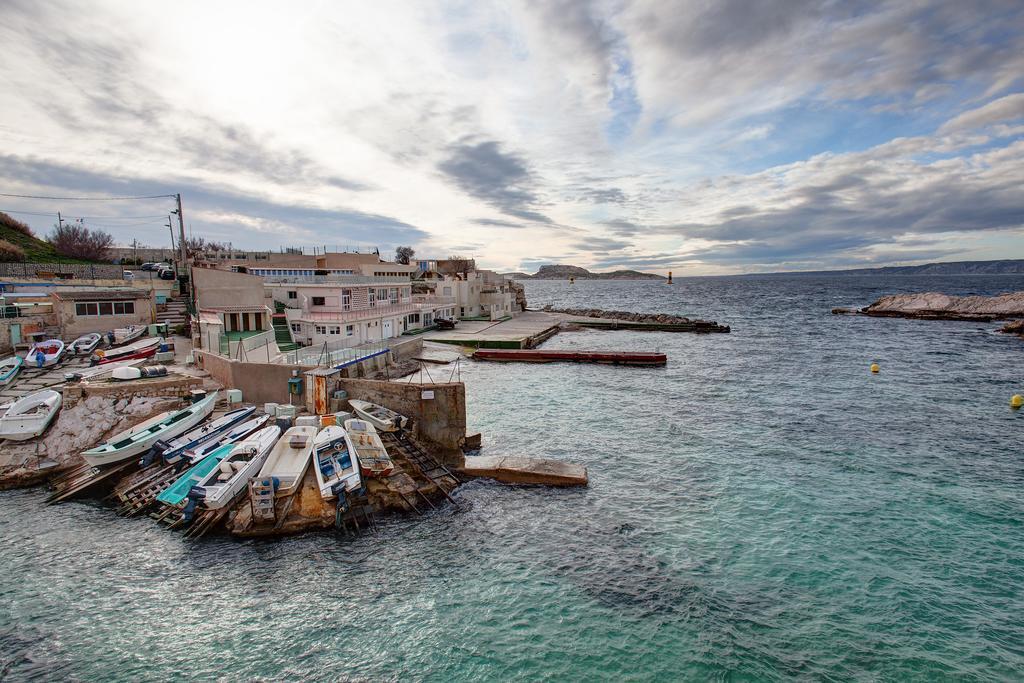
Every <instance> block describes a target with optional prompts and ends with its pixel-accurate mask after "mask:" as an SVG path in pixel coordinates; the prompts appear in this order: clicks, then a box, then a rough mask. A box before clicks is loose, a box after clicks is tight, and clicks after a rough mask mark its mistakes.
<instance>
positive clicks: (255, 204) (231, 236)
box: [0, 155, 429, 253]
mask: <svg viewBox="0 0 1024 683" xmlns="http://www.w3.org/2000/svg"><path fill="white" fill-rule="evenodd" d="M0 179H2V180H3V181H4V182H5V183H7V184H9V185H8V186H11V185H13V184H14V183H18V184H19V185H21V184H28V185H33V186H38V187H45V188H47V192H52V193H54V194H59V195H62V196H63V195H67V196H81V195H89V194H97V195H100V196H103V195H107V196H139V195H144V196H150V195H160V194H173V193H177V192H180V193H181V194H182V200H183V204H184V213H185V222H186V224H187V225H189V226H190V227H191V229H192V230H193V231H194V232H195V234H196V235H202V236H204V237H208V238H211V239H214V240H218V241H231V242H234V243H235V244H244V245H245V246H247V247H250V246H251V247H253V248H276V247H278V246H282V245H287V244H291V243H294V242H296V241H299V242H301V243H304V244H308V243H310V242H312V243H321V244H328V245H339V246H345V245H351V246H357V245H362V246H364V247H365V246H367V245H373V246H379V247H380V249H381V253H385V252H389V251H391V250H393V249H394V247H395V246H397V245H399V244H417V243H418V242H420V241H421V240H424V239H426V238H427V237H429V233H427V232H426V231H424V230H422V229H420V228H418V227H416V226H414V225H410V224H408V223H405V222H403V221H399V220H396V219H394V218H391V217H390V216H383V215H379V214H373V213H366V212H362V211H355V210H352V209H346V208H343V207H339V208H336V209H322V208H318V207H311V206H305V205H302V204H294V203H285V202H275V201H272V200H269V199H266V198H263V197H258V196H253V195H247V194H243V193H240V192H238V191H237V190H235V189H234V188H227V187H218V186H212V185H210V184H197V183H194V182H187V181H186V182H179V181H171V180H167V181H161V180H155V179H142V178H138V177H134V178H123V177H118V176H113V175H108V174H106V173H104V172H101V171H95V170H92V169H87V168H76V167H70V166H64V165H61V164H57V163H51V162H48V161H45V160H41V159H32V158H24V157H16V156H11V155H0ZM67 204H69V203H62V202H55V201H48V200H47V201H42V200H40V201H35V202H31V203H28V202H27V200H26V204H25V205H26V206H31V207H32V208H33V210H35V209H40V210H46V211H52V212H53V213H54V214H56V212H57V211H58V210H62V209H63V210H65V211H67V210H68V208H69V207H68V206H67ZM70 204H72V206H73V207H74V208H75V209H80V208H81V203H70ZM118 206H121V205H120V204H119V205H118ZM125 206H130V207H134V208H132V209H131V212H132V213H139V212H140V211H142V212H143V213H150V211H151V209H152V213H161V212H169V211H170V209H171V208H173V203H172V200H170V199H155V200H145V201H139V202H131V203H126V204H125ZM139 207H145V210H144V211H143V210H142V209H140V208H139ZM206 212H215V213H220V214H237V215H238V216H240V217H241V219H243V220H238V221H237V222H231V221H228V222H224V221H219V220H218V221H216V222H211V221H204V220H202V219H201V218H200V217H199V216H198V215H197V214H202V213H206ZM43 220H46V219H43ZM254 222H255V223H259V224H261V225H265V226H267V228H266V229H265V230H260V229H259V228H254V227H253V223H254ZM42 224H43V225H48V222H46V223H42ZM33 227H37V226H35V225H34V226H33ZM42 231H43V232H45V229H43V230H42ZM133 234H134V235H137V236H138V237H139V238H140V239H146V238H147V237H148V236H147V235H145V234H142V235H138V233H137V232H136V233H132V234H129V233H126V234H124V235H121V234H115V235H114V237H115V238H117V239H118V240H119V241H131V238H132V236H133ZM153 240H159V241H161V242H162V241H163V240H164V231H163V230H162V229H160V230H159V233H158V234H157V235H156V236H155V237H153V239H151V240H147V241H153ZM168 240H169V238H168Z"/></svg>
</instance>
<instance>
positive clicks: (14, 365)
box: [0, 356, 25, 387]
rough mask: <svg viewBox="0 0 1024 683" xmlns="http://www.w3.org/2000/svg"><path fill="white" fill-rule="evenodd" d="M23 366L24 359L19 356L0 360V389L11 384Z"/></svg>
mask: <svg viewBox="0 0 1024 683" xmlns="http://www.w3.org/2000/svg"><path fill="white" fill-rule="evenodd" d="M24 364H25V359H24V358H22V357H21V356H10V357H8V358H4V359H3V360H0V387H5V386H7V385H8V384H10V383H11V382H13V381H14V378H15V377H17V376H18V373H19V372H21V367H22V365H24Z"/></svg>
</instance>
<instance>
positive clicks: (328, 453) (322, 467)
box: [313, 425, 363, 500]
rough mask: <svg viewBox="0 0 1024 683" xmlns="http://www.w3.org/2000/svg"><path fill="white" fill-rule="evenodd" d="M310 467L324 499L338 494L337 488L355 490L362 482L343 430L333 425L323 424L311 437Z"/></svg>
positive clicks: (357, 462) (355, 459)
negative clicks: (317, 432) (311, 453)
mask: <svg viewBox="0 0 1024 683" xmlns="http://www.w3.org/2000/svg"><path fill="white" fill-rule="evenodd" d="M313 452H314V456H313V469H314V471H315V472H316V483H317V485H318V486H319V487H320V495H321V497H323V499H324V500H331V499H333V498H337V497H338V493H340V492H341V491H343V490H344V491H355V490H357V489H358V488H359V487H360V486H361V485H362V483H363V479H362V477H361V476H360V475H359V460H358V459H357V458H356V457H355V456H354V455H353V454H352V452H351V451H349V449H348V441H346V440H345V430H344V429H342V428H341V427H339V426H337V425H331V426H329V427H324V428H323V429H322V430H320V433H319V434H317V435H316V438H315V439H313Z"/></svg>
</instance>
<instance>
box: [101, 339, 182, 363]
mask: <svg viewBox="0 0 1024 683" xmlns="http://www.w3.org/2000/svg"><path fill="white" fill-rule="evenodd" d="M163 343H164V340H163V338H162V337H152V338H150V339H140V340H139V341H137V342H135V343H134V344H128V345H127V346H120V347H118V348H116V349H101V350H99V351H97V352H96V353H94V354H93V355H92V357H91V358H90V359H89V360H90V361H91V362H92V364H93V365H105V364H106V363H116V362H118V361H122V360H133V359H135V358H151V357H153V355H154V354H156V352H157V350H158V349H159V348H160V345H161V344H163Z"/></svg>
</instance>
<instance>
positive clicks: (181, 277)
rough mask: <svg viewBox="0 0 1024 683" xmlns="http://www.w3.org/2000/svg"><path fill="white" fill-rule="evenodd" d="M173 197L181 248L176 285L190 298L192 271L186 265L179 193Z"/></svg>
mask: <svg viewBox="0 0 1024 683" xmlns="http://www.w3.org/2000/svg"><path fill="white" fill-rule="evenodd" d="M175 199H177V201H178V248H179V249H180V250H181V269H183V270H184V271H185V272H182V271H181V270H179V271H178V287H179V288H180V289H181V294H182V295H183V296H184V297H185V298H186V299H188V300H189V301H191V300H192V297H191V296H190V294H191V291H192V284H191V280H192V272H191V271H190V270H189V267H188V246H187V245H186V244H185V216H183V215H182V213H181V193H180V192H179V193H178V194H176V195H175Z"/></svg>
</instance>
